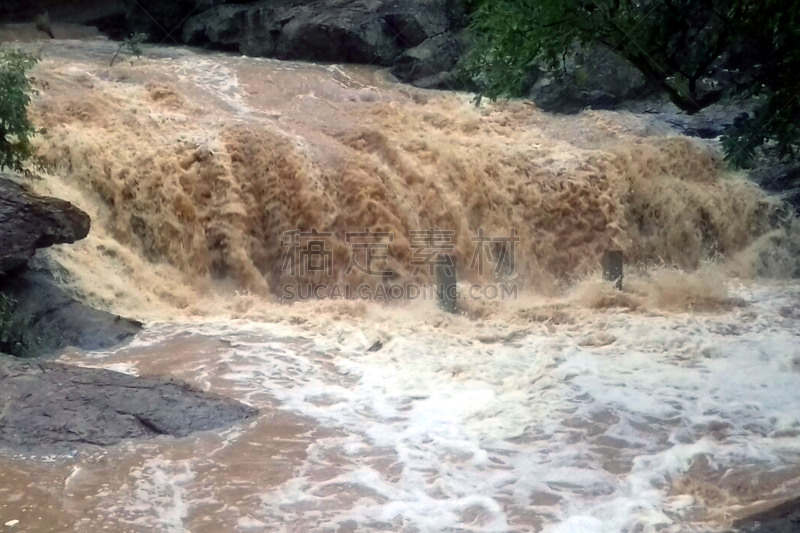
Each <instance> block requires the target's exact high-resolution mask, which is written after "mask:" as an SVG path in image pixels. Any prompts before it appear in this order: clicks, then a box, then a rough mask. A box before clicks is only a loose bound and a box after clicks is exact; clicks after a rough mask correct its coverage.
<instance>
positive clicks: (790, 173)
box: [750, 163, 800, 214]
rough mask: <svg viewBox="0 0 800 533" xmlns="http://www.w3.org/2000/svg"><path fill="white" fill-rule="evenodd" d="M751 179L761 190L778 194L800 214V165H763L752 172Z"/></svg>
mask: <svg viewBox="0 0 800 533" xmlns="http://www.w3.org/2000/svg"><path fill="white" fill-rule="evenodd" d="M750 179H752V180H753V181H755V182H756V183H758V184H759V186H761V188H763V189H765V190H767V191H770V192H773V193H778V194H779V195H780V197H781V199H783V201H785V202H786V203H787V204H789V205H790V206H792V208H793V209H794V210H795V212H796V213H798V214H800V164H789V163H772V164H762V165H761V166H759V167H757V168H755V169H753V170H751V171H750Z"/></svg>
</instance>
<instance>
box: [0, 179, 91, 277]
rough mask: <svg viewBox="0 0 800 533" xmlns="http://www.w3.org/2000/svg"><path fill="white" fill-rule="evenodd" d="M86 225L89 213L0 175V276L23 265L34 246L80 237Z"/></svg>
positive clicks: (84, 231) (84, 233) (85, 230)
mask: <svg viewBox="0 0 800 533" xmlns="http://www.w3.org/2000/svg"><path fill="white" fill-rule="evenodd" d="M89 226H90V220H89V215H87V214H86V213H84V212H83V211H81V210H80V209H78V208H77V207H75V206H74V205H72V204H70V203H69V202H65V201H63V200H57V199H55V198H45V197H42V196H37V195H35V194H33V193H31V192H29V191H28V190H26V189H25V188H24V187H22V186H21V185H20V184H18V183H16V182H14V181H12V180H10V179H6V178H0V275H2V274H5V273H7V272H10V271H12V270H16V269H18V268H20V267H23V266H25V265H26V264H27V263H28V260H29V259H30V258H31V257H33V253H34V252H35V251H36V249H37V248H44V247H46V246H52V245H53V244H62V243H72V242H75V241H77V240H80V239H83V238H84V237H86V235H87V234H88V233H89Z"/></svg>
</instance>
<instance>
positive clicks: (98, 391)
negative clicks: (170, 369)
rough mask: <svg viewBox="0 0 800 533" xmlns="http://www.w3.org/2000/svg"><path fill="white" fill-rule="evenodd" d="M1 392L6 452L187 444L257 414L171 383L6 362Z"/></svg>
mask: <svg viewBox="0 0 800 533" xmlns="http://www.w3.org/2000/svg"><path fill="white" fill-rule="evenodd" d="M0 384H2V386H0V445H2V446H7V447H11V448H13V449H17V450H19V449H21V450H23V451H26V452H30V451H50V450H71V449H73V448H74V447H75V446H76V445H80V444H94V445H99V446H107V445H110V444H115V443H118V442H121V441H123V440H128V439H141V438H150V437H156V436H159V435H171V436H174V437H184V436H186V435H189V434H190V433H192V432H195V431H205V430H210V429H218V428H223V427H227V426H230V425H232V424H234V423H236V422H238V421H241V420H245V419H248V418H252V417H253V416H255V415H256V414H257V410H256V409H254V408H252V407H249V406H246V405H243V404H241V403H238V402H236V401H233V400H230V399H227V398H223V397H221V396H218V395H215V394H211V393H207V392H201V391H198V390H195V389H193V388H191V387H190V386H188V385H185V384H182V383H179V382H175V381H173V380H171V379H145V378H137V377H133V376H129V375H126V374H121V373H118V372H112V371H110V370H103V369H92V368H82V367H77V366H71V365H65V364H59V363H51V362H43V363H42V362H39V363H33V362H28V361H22V360H16V359H14V358H11V357H8V356H4V355H2V354H0Z"/></svg>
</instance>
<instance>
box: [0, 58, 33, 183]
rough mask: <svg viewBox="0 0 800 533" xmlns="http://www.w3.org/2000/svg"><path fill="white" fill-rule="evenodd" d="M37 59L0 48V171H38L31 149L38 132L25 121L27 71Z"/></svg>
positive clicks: (28, 96)
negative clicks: (32, 169)
mask: <svg viewBox="0 0 800 533" xmlns="http://www.w3.org/2000/svg"><path fill="white" fill-rule="evenodd" d="M38 61H39V59H38V58H37V57H36V56H33V55H30V54H27V53H25V52H22V51H20V50H8V49H4V48H2V47H0V170H3V169H11V170H15V171H17V172H20V173H23V174H29V171H28V169H27V168H26V166H25V164H26V163H27V162H29V161H33V163H34V166H35V167H37V168H41V164H40V162H39V161H38V158H37V157H36V156H35V154H34V152H33V147H32V146H31V142H30V140H31V137H33V136H34V135H36V134H37V133H40V130H37V129H36V127H34V125H33V123H31V121H30V119H29V118H28V104H30V102H31V94H32V92H33V88H32V86H31V79H30V78H29V77H28V72H29V71H30V69H31V68H33V67H34V65H36V63H37V62H38Z"/></svg>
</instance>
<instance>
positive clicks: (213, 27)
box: [182, 0, 465, 78]
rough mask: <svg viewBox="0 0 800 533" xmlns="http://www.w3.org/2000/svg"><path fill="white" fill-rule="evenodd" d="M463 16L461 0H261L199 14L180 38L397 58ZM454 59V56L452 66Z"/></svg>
mask: <svg viewBox="0 0 800 533" xmlns="http://www.w3.org/2000/svg"><path fill="white" fill-rule="evenodd" d="M186 1H188V0H186ZM217 3H218V2H217ZM464 24H465V20H464V10H463V7H462V6H461V3H460V2H458V1H456V0H414V1H412V0H305V1H303V0H294V1H291V0H290V1H280V0H262V1H261V2H254V3H250V4H244V5H232V4H226V5H217V6H215V7H212V8H210V9H207V10H206V11H203V12H202V13H199V14H197V15H194V16H192V17H191V18H189V19H188V21H186V23H185V25H184V26H183V32H182V39H183V41H184V42H185V43H187V44H191V45H207V46H210V47H212V48H218V49H224V50H237V51H239V52H241V53H243V54H245V55H250V56H262V57H275V58H278V59H291V60H307V61H325V62H349V63H365V64H375V65H381V66H391V65H392V64H393V63H394V61H395V59H397V57H398V56H400V54H402V53H403V52H404V51H405V50H408V49H410V48H414V47H417V46H420V45H422V44H423V43H424V42H426V41H428V40H430V39H432V38H436V37H438V36H440V35H443V34H445V33H447V32H448V31H450V30H452V29H453V28H460V27H463V25H464ZM429 46H430V45H429ZM456 60H457V58H456ZM453 65H454V62H453V61H452V59H450V60H448V61H447V62H446V67H447V70H451V69H452V67H453ZM441 72H443V71H435V72H429V73H427V74H426V75H425V76H431V75H435V74H440V73H441ZM425 76H417V78H422V77H425Z"/></svg>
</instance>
